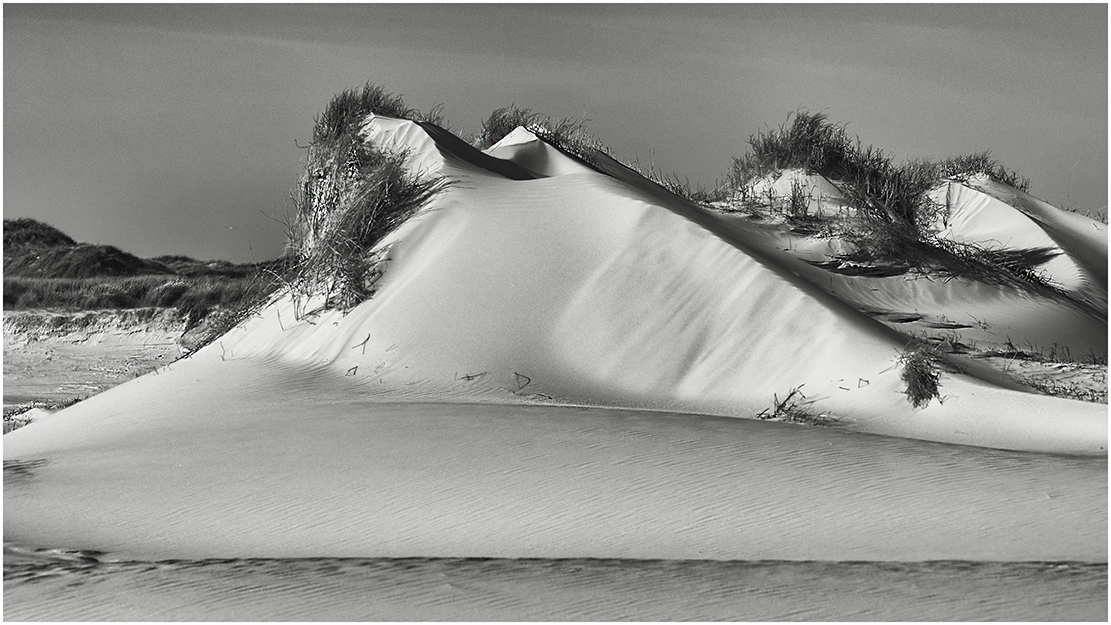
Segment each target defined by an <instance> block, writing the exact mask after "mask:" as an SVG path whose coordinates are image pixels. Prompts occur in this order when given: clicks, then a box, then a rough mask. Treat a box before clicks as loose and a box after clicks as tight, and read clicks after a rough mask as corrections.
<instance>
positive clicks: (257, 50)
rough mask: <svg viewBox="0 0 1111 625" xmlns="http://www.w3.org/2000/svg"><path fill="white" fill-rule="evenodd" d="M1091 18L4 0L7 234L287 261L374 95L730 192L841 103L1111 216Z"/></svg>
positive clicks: (1102, 46)
mask: <svg viewBox="0 0 1111 625" xmlns="http://www.w3.org/2000/svg"><path fill="white" fill-rule="evenodd" d="M1107 10H1108V9H1107V5H1105V4H1084V5H1064V4H1048V5H1029V4H1024V5H999V4H968V5H874V4H873V5H831V4H817V5H801V4H790V5H782V4H780V5H749V4H716V5H695V4H676V5H660V4H652V5H614V4H609V5H583V4H557V5H539V4H499V5H474V4H448V5H433V4H375V5H366V4H358V5H352V4H344V5H320V4H306V5H266V4H248V5H197V4H192V5H133V4H129V5H97V4H78V5H53V4H45V5H43V4H39V5H33V4H10V3H8V4H5V5H4V10H3V18H4V19H3V22H4V40H3V48H4V52H3V54H4V60H3V64H4V84H3V102H4V134H3V145H4V170H3V185H4V207H3V213H4V217H5V218H15V217H32V218H35V219H39V220H41V221H45V222H47V223H49V224H51V225H54V226H55V227H58V228H60V229H61V230H62V231H64V232H65V233H67V234H69V235H70V236H71V237H73V238H74V239H76V240H78V241H85V242H90V243H101V244H109V245H115V246H117V247H119V248H121V249H124V250H127V251H129V252H132V253H134V254H137V255H139V256H143V257H151V256H159V255H164V254H184V255H188V256H192V257H194V258H198V259H203V260H208V259H225V260H231V261H235V262H246V261H252V260H254V261H259V260H266V259H270V258H274V257H276V256H278V255H280V254H281V253H282V250H283V245H284V242H285V227H284V225H283V224H282V223H281V221H282V220H283V219H284V218H285V216H286V215H288V214H291V212H292V202H291V201H290V199H289V194H290V190H291V188H292V187H293V186H294V184H295V183H296V180H297V176H298V174H299V172H300V168H301V166H302V160H301V159H302V157H303V155H304V151H303V150H302V149H300V148H299V147H298V144H299V145H302V146H303V145H306V144H307V143H308V142H309V140H310V139H311V136H312V127H313V119H314V117H315V116H316V115H317V114H318V113H319V112H320V111H321V110H322V109H323V108H324V106H325V105H326V104H327V102H328V101H329V100H330V99H331V97H332V96H333V95H335V94H336V93H338V92H340V91H343V90H344V89H350V88H354V87H358V86H361V85H362V84H364V83H366V82H367V81H371V82H374V83H378V84H381V85H382V86H383V87H384V88H385V89H386V90H387V91H389V92H392V93H397V94H402V95H403V96H404V97H405V100H406V103H407V104H408V105H409V106H411V107H415V108H418V109H421V110H428V109H430V108H432V107H433V106H435V105H437V104H443V105H444V108H443V113H444V115H445V116H446V118H447V120H448V121H449V122H450V125H451V127H452V129H453V130H454V131H455V132H456V133H457V134H463V135H466V134H468V133H473V132H476V131H477V130H479V129H480V127H481V122H482V120H483V119H485V118H486V117H487V116H489V114H490V112H491V111H493V110H494V109H496V108H499V107H503V106H507V105H509V104H517V105H518V106H521V107H525V108H530V109H532V110H533V111H536V112H540V113H543V114H544V115H551V116H552V117H574V118H576V119H586V120H587V122H586V126H587V129H588V130H589V131H590V132H591V133H593V134H594V135H596V136H597V137H598V138H599V139H600V140H601V141H602V142H603V143H604V144H606V145H608V146H609V147H610V148H611V149H612V150H613V151H614V153H615V154H616V155H617V156H618V157H620V158H622V159H623V160H637V161H639V163H640V164H641V165H642V166H645V167H654V168H655V169H656V170H659V171H661V172H664V173H671V174H674V175H675V176H677V177H679V178H681V179H689V180H690V182H691V183H692V184H702V185H705V186H707V187H712V186H713V185H714V184H715V182H716V181H717V180H718V179H723V178H724V176H725V174H726V173H727V172H728V170H729V167H730V163H731V162H732V158H733V157H735V156H740V155H741V154H743V153H744V151H745V149H746V147H747V146H746V141H747V139H748V137H749V136H750V135H751V134H753V133H754V132H758V131H760V130H762V129H766V128H767V127H768V126H772V127H774V126H778V125H779V124H780V123H782V122H783V121H784V120H785V119H786V117H787V115H788V114H789V113H791V112H793V111H796V110H798V109H800V108H801V109H805V110H809V111H813V112H819V111H822V112H825V113H826V114H827V115H828V116H829V118H830V120H831V121H835V122H839V123H846V124H848V130H849V131H850V133H851V134H855V135H857V136H859V137H860V139H861V140H862V141H863V142H864V143H866V144H872V145H875V146H877V147H880V148H883V149H884V150H885V151H886V152H887V153H889V154H892V155H893V156H894V157H895V160H896V161H897V162H901V161H903V160H905V159H907V158H925V157H932V158H942V157H946V156H951V155H957V154H966V153H971V152H978V151H983V150H990V151H991V152H992V154H993V155H995V157H996V158H997V159H998V160H999V161H1000V162H1001V163H1002V164H1003V165H1004V166H1006V167H1008V168H1009V169H1012V170H1015V171H1017V172H1019V173H1020V174H1023V175H1025V176H1026V177H1028V178H1030V179H1031V181H1032V185H1031V188H1030V192H1031V193H1033V194H1034V195H1036V196H1038V197H1040V198H1042V199H1044V200H1047V201H1049V202H1050V203H1053V204H1055V205H1058V206H1068V207H1072V208H1074V209H1077V210H1079V211H1081V212H1085V211H1091V212H1097V211H1099V212H1103V213H1106V206H1107V190H1108V180H1107V169H1108V162H1107V119H1108V108H1107V97H1108V85H1107V76H1108V65H1107V50H1108V39H1107V36H1108V32H1107V25H1108V15H1107Z"/></svg>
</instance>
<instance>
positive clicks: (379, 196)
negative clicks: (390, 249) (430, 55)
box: [287, 83, 445, 310]
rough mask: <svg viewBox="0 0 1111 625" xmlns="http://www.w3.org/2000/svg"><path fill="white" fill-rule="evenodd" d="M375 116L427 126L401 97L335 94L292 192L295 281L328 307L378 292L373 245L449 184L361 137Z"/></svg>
mask: <svg viewBox="0 0 1111 625" xmlns="http://www.w3.org/2000/svg"><path fill="white" fill-rule="evenodd" d="M371 114H378V115H388V116H391V117H399V118H405V119H421V120H426V119H427V118H429V117H438V115H439V113H438V109H435V110H434V112H433V114H432V115H431V116H426V115H421V114H420V113H419V112H418V111H416V110H415V109H411V108H408V107H407V106H406V105H405V103H404V101H403V100H402V98H401V97H400V96H395V95H390V94H388V93H386V92H385V91H383V90H382V88H381V87H380V86H377V85H373V84H370V83H367V85H365V86H364V87H363V88H362V89H361V90H349V91H344V92H342V93H340V94H338V95H336V96H335V97H334V98H333V99H332V100H331V102H329V103H328V106H327V107H326V108H325V109H324V112H323V113H322V114H321V115H320V116H318V117H317V118H316V127H315V128H314V131H313V141H312V143H311V144H310V145H309V146H308V153H307V157H306V162H305V167H304V170H303V172H302V174H301V177H300V181H299V184H298V187H297V190H296V191H295V192H294V193H293V194H292V197H293V201H294V205H295V208H296V214H295V216H294V219H293V222H292V223H291V224H290V225H289V228H288V233H287V234H288V237H289V247H290V249H291V250H293V252H294V254H295V255H296V258H297V268H296V271H295V274H296V275H295V278H294V279H293V282H295V283H296V288H298V289H301V290H303V291H304V292H318V291H321V290H323V291H324V292H326V293H327V297H326V301H327V304H326V305H327V306H329V307H335V308H340V309H343V310H348V309H350V308H352V307H354V306H356V305H358V304H359V303H360V302H362V301H365V300H366V299H367V298H369V297H370V296H371V295H372V294H373V288H374V282H375V281H376V280H377V278H378V277H379V276H380V275H381V269H380V267H379V265H380V264H381V263H380V262H378V261H380V260H381V255H372V254H371V252H372V250H373V248H374V246H375V245H376V244H377V243H378V242H379V241H381V240H382V238H383V237H384V236H386V235H387V234H388V233H390V232H392V231H393V230H394V229H396V228H397V227H398V226H399V225H401V223H402V222H404V221H405V220H406V219H408V218H409V217H411V216H412V215H413V214H414V213H415V212H416V211H417V210H418V209H419V208H420V207H421V206H423V205H424V204H426V203H427V202H428V201H429V200H430V199H431V198H432V197H433V196H434V195H436V193H438V192H439V191H440V190H441V189H442V188H443V186H444V184H445V183H444V181H443V180H442V179H440V178H432V177H427V176H418V175H413V174H411V173H410V172H408V171H407V170H406V168H405V165H404V161H405V154H393V153H387V152H384V151H381V150H379V149H377V148H376V147H375V146H374V145H373V144H371V143H369V142H367V141H365V140H364V139H363V137H362V136H361V128H362V125H363V124H364V123H365V122H366V118H367V117H368V116H369V115H371Z"/></svg>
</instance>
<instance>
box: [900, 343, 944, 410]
mask: <svg viewBox="0 0 1111 625" xmlns="http://www.w3.org/2000/svg"><path fill="white" fill-rule="evenodd" d="M938 362H939V358H938V352H937V348H936V347H934V346H926V345H919V346H916V347H913V348H910V349H908V350H907V351H905V352H903V353H902V354H900V355H899V364H900V365H901V366H902V367H903V373H902V378H903V382H904V383H905V384H906V385H907V390H906V391H905V393H906V396H907V399H909V400H910V403H911V404H912V405H913V406H914V407H915V408H924V407H926V405H928V404H929V403H930V400H931V399H935V398H936V399H937V400H938V403H941V395H940V394H939V389H940V386H939V381H940V378H941V373H940V368H939V367H938Z"/></svg>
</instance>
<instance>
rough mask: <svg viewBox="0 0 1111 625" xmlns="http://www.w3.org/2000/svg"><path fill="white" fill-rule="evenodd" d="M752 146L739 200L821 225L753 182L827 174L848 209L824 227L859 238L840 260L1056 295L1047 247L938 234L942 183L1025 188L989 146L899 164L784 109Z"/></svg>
mask: <svg viewBox="0 0 1111 625" xmlns="http://www.w3.org/2000/svg"><path fill="white" fill-rule="evenodd" d="M749 146H750V151H749V152H748V153H747V154H745V155H743V156H741V157H738V158H734V159H733V165H732V169H731V172H730V175H729V187H730V188H731V189H732V195H733V198H734V200H733V201H734V204H739V205H740V206H741V207H743V208H746V209H748V210H751V211H754V212H760V211H762V210H766V209H767V208H771V209H772V210H776V211H778V212H781V213H783V214H784V217H785V218H786V219H787V220H788V221H789V222H791V223H797V224H799V225H805V226H808V227H811V228H812V229H815V228H814V223H812V222H814V218H813V217H812V216H810V215H807V214H806V210H805V207H804V206H803V204H802V203H801V202H798V201H795V199H794V195H795V194H794V193H792V199H791V201H790V203H789V204H787V203H784V202H778V201H776V200H775V198H767V199H765V198H759V197H755V193H754V192H753V183H754V182H756V181H758V180H760V179H763V178H767V177H770V176H774V175H778V173H779V172H781V171H784V170H787V169H798V170H802V171H804V172H806V173H807V174H819V175H821V176H823V177H824V178H826V179H827V180H829V181H830V182H831V183H832V184H834V186H836V187H837V188H838V189H839V190H840V191H841V193H842V194H843V195H844V196H845V198H846V199H847V201H848V204H849V206H850V207H851V208H852V211H851V213H849V214H843V215H841V216H839V217H838V218H836V219H830V220H826V222H825V223H824V224H823V225H824V229H825V230H826V232H827V233H828V234H829V235H831V236H837V237H840V238H842V239H845V240H847V241H849V242H850V243H852V244H853V248H854V251H852V252H850V253H847V254H845V255H844V256H842V257H841V260H845V261H850V262H851V263H852V264H854V265H857V264H861V263H864V264H880V265H885V266H894V267H899V268H901V270H903V271H910V270H914V271H919V272H921V273H923V274H925V275H930V276H938V277H942V278H949V277H970V278H974V279H977V280H981V281H985V282H990V283H997V284H1006V285H1010V286H1017V287H1023V288H1033V289H1038V290H1043V291H1052V292H1057V291H1056V289H1054V287H1053V285H1052V284H1050V283H1049V281H1048V280H1047V279H1046V278H1045V277H1044V274H1043V272H1041V271H1040V270H1039V269H1038V267H1039V266H1040V265H1042V264H1044V263H1045V262H1046V261H1048V260H1050V259H1051V258H1052V257H1053V255H1054V253H1053V252H1052V251H1050V250H1048V249H1033V250H1021V251H1001V250H997V249H992V248H988V247H984V246H980V245H976V244H971V243H959V242H956V241H952V240H948V239H945V238H942V237H939V236H938V233H939V230H940V229H941V227H942V226H943V224H944V223H946V221H947V219H948V215H947V214H946V212H945V211H946V207H944V206H942V205H941V204H940V203H938V202H936V201H934V200H933V199H932V198H931V197H930V195H929V193H930V191H932V190H933V189H935V188H936V187H937V186H938V185H939V184H941V183H942V182H943V181H944V180H948V179H952V180H967V179H968V178H970V177H972V176H975V175H986V176H988V177H990V178H991V179H993V180H997V181H999V182H1003V183H1006V184H1009V185H1011V186H1014V187H1016V188H1019V189H1022V190H1026V189H1027V188H1029V184H1030V183H1029V181H1028V180H1027V179H1026V178H1023V177H1021V176H1019V175H1018V174H1016V173H1014V172H1012V171H1009V170H1007V169H1006V168H1005V167H1003V166H1002V165H1000V164H999V163H998V162H996V161H995V159H994V158H992V157H991V155H990V154H989V153H988V152H980V153H977V154H972V155H967V156H958V157H952V158H948V159H945V160H941V161H931V160H912V161H908V162H906V163H904V164H902V165H896V164H895V163H894V162H893V160H892V158H891V157H890V156H889V155H887V154H885V153H884V152H883V151H882V150H880V149H878V148H875V147H873V146H869V145H863V144H862V143H861V142H860V140H859V139H858V138H855V137H850V136H849V134H848V132H847V131H846V130H845V126H844V125H843V124H834V123H832V122H830V121H829V119H828V117H827V116H826V115H825V114H824V113H809V112H805V111H797V112H795V113H794V114H792V115H791V116H788V120H787V121H786V122H784V123H783V124H781V125H780V126H779V127H778V128H773V129H768V130H767V131H764V132H758V133H756V134H754V135H752V136H751V137H750V138H749ZM788 205H789V206H790V207H791V208H790V209H788V208H787V206H788ZM800 209H801V210H800Z"/></svg>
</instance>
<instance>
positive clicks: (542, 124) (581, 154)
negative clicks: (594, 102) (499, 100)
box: [471, 104, 613, 167]
mask: <svg viewBox="0 0 1111 625" xmlns="http://www.w3.org/2000/svg"><path fill="white" fill-rule="evenodd" d="M586 121H587V120H586V119H585V118H584V119H575V118H572V117H560V118H553V117H550V116H544V115H541V114H539V113H534V112H533V111H532V110H530V109H527V108H520V107H518V106H517V105H516V104H510V105H509V106H506V107H503V108H500V109H496V110H495V111H494V112H492V113H490V117H488V118H486V120H485V121H483V122H482V130H481V131H480V132H479V133H478V135H476V136H475V137H474V138H473V139H472V140H471V144H472V145H474V146H475V147H476V148H478V149H480V150H485V149H486V148H489V147H490V146H492V145H494V144H495V143H497V142H498V141H501V140H502V138H504V137H505V136H506V135H508V134H509V133H510V132H513V130H514V129H516V128H517V127H518V126H520V127H522V128H524V129H525V130H528V131H529V132H531V133H532V134H534V135H536V136H537V137H539V138H540V139H543V140H544V141H545V142H547V143H548V144H549V145H551V146H553V147H555V148H556V149H558V150H560V151H561V152H564V153H566V154H570V155H571V156H574V157H576V158H578V159H579V160H581V161H583V162H585V163H586V164H587V165H590V166H592V167H593V166H594V165H595V163H596V162H597V158H598V154H605V155H607V156H610V157H612V156H613V154H612V153H611V152H610V149H609V148H608V147H606V146H605V145H604V144H603V143H602V142H601V141H599V140H598V138H597V137H595V136H594V135H592V134H591V133H590V132H588V131H587V130H586Z"/></svg>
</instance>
